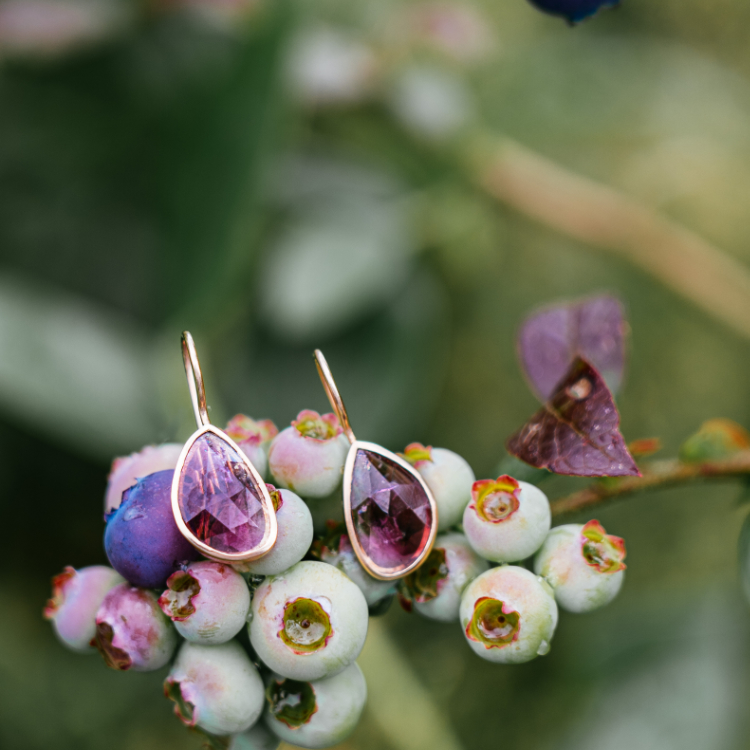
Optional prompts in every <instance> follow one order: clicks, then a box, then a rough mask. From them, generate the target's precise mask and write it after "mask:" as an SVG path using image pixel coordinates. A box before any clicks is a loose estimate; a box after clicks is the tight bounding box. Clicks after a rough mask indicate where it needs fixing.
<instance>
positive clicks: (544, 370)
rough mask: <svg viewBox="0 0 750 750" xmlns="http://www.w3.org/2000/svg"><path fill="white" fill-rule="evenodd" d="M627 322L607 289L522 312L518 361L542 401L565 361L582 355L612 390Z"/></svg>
mask: <svg viewBox="0 0 750 750" xmlns="http://www.w3.org/2000/svg"><path fill="white" fill-rule="evenodd" d="M626 333H627V323H626V322H625V315H624V311H623V307H622V303H621V302H620V301H619V300H618V299H617V298H616V297H612V296H610V295H607V294H605V295H601V296H599V297H591V298H589V299H586V300H583V301H581V302H572V303H569V304H564V305H558V306H556V307H548V308H546V309H545V310H540V311H539V312H537V313H534V314H532V315H531V316H530V317H528V318H527V319H526V320H525V321H524V323H523V325H522V326H521V330H520V332H519V334H518V350H519V356H520V358H521V364H522V366H523V369H524V370H525V372H526V375H527V377H528V378H529V380H530V381H531V386H532V388H533V389H534V390H535V391H536V393H537V395H538V396H539V398H540V399H541V400H542V401H546V400H547V399H548V398H549V397H550V396H551V395H552V393H553V392H554V390H555V386H556V385H557V384H558V383H559V382H560V381H561V380H562V379H563V377H565V373H566V372H567V371H568V368H569V367H570V364H571V362H573V360H574V359H575V358H576V357H577V356H580V357H583V358H584V359H586V360H587V361H589V362H591V364H592V365H594V367H596V368H597V369H598V370H599V372H600V373H601V374H602V376H603V377H604V380H605V381H606V382H607V384H608V385H609V387H610V388H611V389H612V390H613V391H617V389H618V388H619V387H620V384H621V383H622V377H623V371H624V369H625V336H626Z"/></svg>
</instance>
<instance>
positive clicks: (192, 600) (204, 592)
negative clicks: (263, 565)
mask: <svg viewBox="0 0 750 750" xmlns="http://www.w3.org/2000/svg"><path fill="white" fill-rule="evenodd" d="M159 606H160V607H161V609H162V611H163V612H164V614H165V615H167V617H169V618H170V619H171V620H172V622H174V625H175V628H177V632H178V633H179V634H180V635H181V636H182V637H183V638H185V639H186V640H188V641H192V642H193V643H203V644H206V645H212V644H218V643H226V641H228V640H230V639H231V638H234V636H235V635H237V633H239V632H240V630H242V628H243V626H244V625H245V623H246V622H247V616H248V613H249V612H250V590H249V589H248V587H247V583H245V579H244V578H243V577H242V576H241V575H240V574H239V573H238V572H237V571H236V570H233V569H232V568H231V567H230V566H229V565H225V564H223V563H219V562H209V561H205V560H204V561H203V562H196V563H191V564H190V565H187V566H185V568H184V569H183V570H178V571H177V572H175V573H172V575H171V576H169V578H168V579H167V590H166V591H165V592H164V593H163V594H162V595H161V596H160V597H159Z"/></svg>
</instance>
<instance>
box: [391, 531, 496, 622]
mask: <svg viewBox="0 0 750 750" xmlns="http://www.w3.org/2000/svg"><path fill="white" fill-rule="evenodd" d="M487 568H489V564H488V563H487V562H486V561H485V560H483V559H482V558H481V557H479V555H477V553H476V552H474V550H473V549H472V548H471V546H470V545H469V542H468V541H467V539H466V537H465V536H464V535H463V534H459V533H452V534H442V535H440V536H438V537H437V539H435V546H434V547H433V548H432V551H431V552H430V554H429V555H428V557H427V559H426V560H425V561H424V562H423V563H422V565H420V566H419V567H418V568H417V569H416V570H415V571H414V572H413V573H410V574H409V575H408V576H406V578H404V579H402V583H401V586H400V590H401V595H402V596H403V597H404V600H406V601H408V602H410V603H411V606H413V607H414V609H415V610H416V611H417V612H419V614H421V615H424V616H425V617H429V618H430V619H432V620H440V621H442V622H452V621H455V620H458V607H459V604H460V603H461V592H462V591H463V590H464V589H465V588H466V586H467V585H468V584H469V583H470V582H471V581H472V580H474V578H476V577H477V576H478V575H479V574H480V573H483V572H484V571H485V570H487Z"/></svg>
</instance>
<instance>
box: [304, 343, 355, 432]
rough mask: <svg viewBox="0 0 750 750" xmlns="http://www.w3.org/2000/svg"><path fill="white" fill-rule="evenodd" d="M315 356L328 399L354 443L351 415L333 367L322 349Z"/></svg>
mask: <svg viewBox="0 0 750 750" xmlns="http://www.w3.org/2000/svg"><path fill="white" fill-rule="evenodd" d="M313 356H314V357H315V366H316V367H317V368H318V375H320V380H321V382H322V383H323V388H325V391H326V395H327V396H328V400H329V401H330V402H331V407H332V408H333V410H334V412H336V416H337V417H338V418H339V422H341V426H342V427H343V429H344V434H345V435H346V437H347V438H348V439H349V442H350V443H353V442H354V441H355V440H356V438H355V437H354V433H353V432H352V428H351V426H350V425H349V415H348V414H347V413H346V407H345V406H344V400H343V399H342V398H341V394H340V393H339V389H338V388H337V387H336V381H335V380H334V379H333V375H331V368H330V367H329V366H328V362H326V358H325V357H324V356H323V352H321V351H320V349H316V350H315V354H314V355H313Z"/></svg>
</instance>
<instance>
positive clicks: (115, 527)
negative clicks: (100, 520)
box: [104, 469, 198, 589]
mask: <svg viewBox="0 0 750 750" xmlns="http://www.w3.org/2000/svg"><path fill="white" fill-rule="evenodd" d="M173 474H174V471H173V470H171V469H168V470H165V471H157V472H156V473H155V474H149V475H148V476H147V477H144V478H143V479H139V480H138V482H137V483H136V484H135V485H134V486H133V487H131V488H130V489H128V490H126V492H125V493H124V494H123V500H122V503H121V505H120V507H119V508H117V510H115V511H114V512H113V513H112V514H111V515H110V516H109V517H108V519H107V527H106V529H105V531H104V550H105V552H106V553H107V557H108V558H109V562H110V564H111V565H112V567H113V568H114V569H115V570H116V571H117V572H118V573H119V574H120V575H121V576H123V577H124V578H126V579H127V580H128V581H130V583H132V584H134V585H136V586H143V587H144V588H158V589H163V588H164V584H165V582H166V580H167V578H169V576H170V575H171V574H172V573H174V572H175V570H177V569H178V567H179V566H180V564H181V563H184V562H189V561H191V560H195V559H197V558H198V551H197V550H196V549H195V548H194V547H193V546H192V545H191V544H190V542H188V541H187V539H185V537H183V536H182V534H181V533H180V531H179V529H178V528H177V524H176V523H175V521H174V516H173V515H172V497H171V491H172V476H173Z"/></svg>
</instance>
